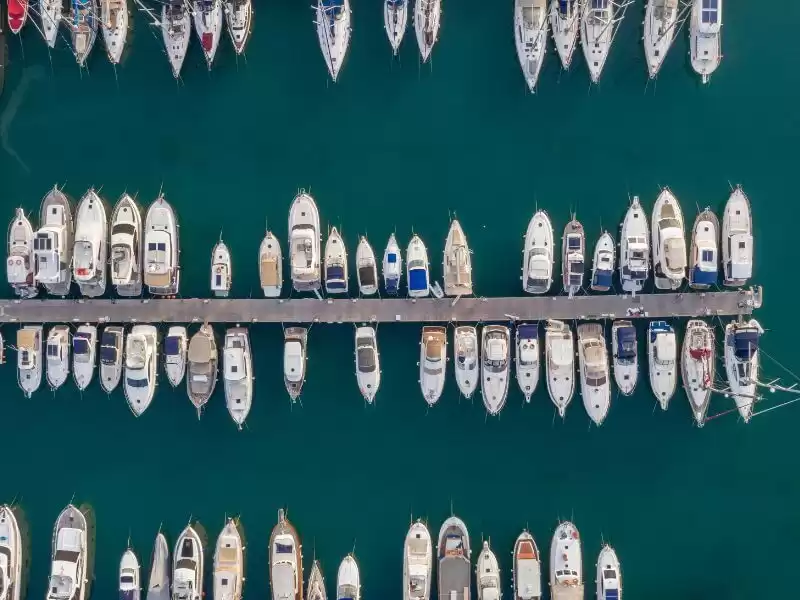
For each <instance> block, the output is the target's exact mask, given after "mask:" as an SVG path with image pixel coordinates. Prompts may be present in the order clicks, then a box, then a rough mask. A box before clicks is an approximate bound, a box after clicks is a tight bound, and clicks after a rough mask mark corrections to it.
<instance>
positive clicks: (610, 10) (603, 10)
mask: <svg viewBox="0 0 800 600" xmlns="http://www.w3.org/2000/svg"><path fill="white" fill-rule="evenodd" d="M626 6H627V4H621V5H618V4H617V3H616V2H615V0H592V1H591V2H587V3H586V4H584V8H583V14H582V15H581V47H582V48H583V56H584V58H586V65H587V66H588V67H589V77H590V78H591V80H592V82H593V83H599V81H600V76H601V75H602V74H603V67H605V66H606V60H607V59H608V53H609V52H610V51H611V44H612V43H613V42H614V37H615V36H616V33H617V26H618V24H619V22H620V21H621V20H622V16H620V17H617V11H618V10H622V11H623V16H624V11H625V7H626Z"/></svg>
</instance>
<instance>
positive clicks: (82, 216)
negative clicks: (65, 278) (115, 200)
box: [72, 188, 108, 298]
mask: <svg viewBox="0 0 800 600" xmlns="http://www.w3.org/2000/svg"><path fill="white" fill-rule="evenodd" d="M107 262H108V220H107V219H106V207H105V205H104V204H103V201H102V200H101V199H100V196H98V195H97V192H95V191H94V188H92V189H90V190H89V191H88V192H86V193H85V194H84V195H83V198H81V201H80V203H79V204H78V210H77V212H76V214H75V248H74V250H73V252H72V275H73V277H74V278H75V281H76V282H77V284H78V287H80V290H81V294H83V295H84V296H89V297H92V298H95V297H97V296H102V295H103V294H104V293H105V291H106V264H107Z"/></svg>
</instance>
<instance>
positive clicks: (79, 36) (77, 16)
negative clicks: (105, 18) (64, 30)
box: [68, 0, 100, 67]
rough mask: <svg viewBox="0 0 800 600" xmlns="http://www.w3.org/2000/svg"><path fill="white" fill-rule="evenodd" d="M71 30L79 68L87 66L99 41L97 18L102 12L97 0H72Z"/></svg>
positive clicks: (73, 48)
mask: <svg viewBox="0 0 800 600" xmlns="http://www.w3.org/2000/svg"><path fill="white" fill-rule="evenodd" d="M70 1H71V4H72V8H71V9H70V13H69V21H68V23H69V28H70V33H71V37H72V52H73V53H74V54H75V60H76V61H77V63H78V66H79V67H83V66H85V65H86V59H87V58H89V54H90V53H91V52H92V48H94V42H95V40H96V39H97V17H98V15H99V14H100V10H99V8H98V6H97V0H70Z"/></svg>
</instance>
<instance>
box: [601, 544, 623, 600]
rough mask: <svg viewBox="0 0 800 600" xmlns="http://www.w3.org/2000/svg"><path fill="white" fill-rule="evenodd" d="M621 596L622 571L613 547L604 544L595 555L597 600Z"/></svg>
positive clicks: (616, 599) (617, 598)
mask: <svg viewBox="0 0 800 600" xmlns="http://www.w3.org/2000/svg"><path fill="white" fill-rule="evenodd" d="M620 598H622V571H621V569H620V566H619V558H617V553H616V552H614V549H613V548H612V547H611V546H609V545H608V544H605V545H604V546H603V549H602V550H600V555H599V556H598V557H597V600H619V599H620Z"/></svg>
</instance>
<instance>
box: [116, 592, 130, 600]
mask: <svg viewBox="0 0 800 600" xmlns="http://www.w3.org/2000/svg"><path fill="white" fill-rule="evenodd" d="M133 592H134V590H120V591H119V600H133Z"/></svg>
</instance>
